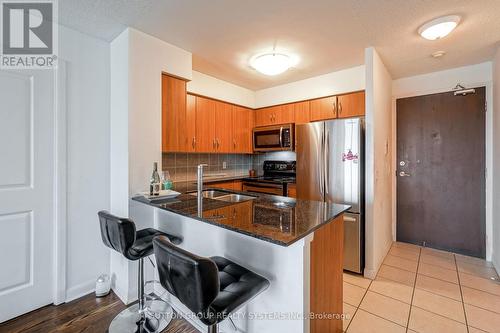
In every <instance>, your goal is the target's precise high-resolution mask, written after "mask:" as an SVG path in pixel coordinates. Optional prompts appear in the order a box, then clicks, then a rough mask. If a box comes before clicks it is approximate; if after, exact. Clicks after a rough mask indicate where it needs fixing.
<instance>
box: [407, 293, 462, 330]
mask: <svg viewBox="0 0 500 333" xmlns="http://www.w3.org/2000/svg"><path fill="white" fill-rule="evenodd" d="M412 304H413V305H414V306H417V307H419V308H421V309H424V310H427V311H430V312H433V313H436V314H439V315H441V316H444V317H447V318H450V319H453V320H455V321H459V322H461V323H464V324H465V316H464V308H463V304H462V302H458V301H455V300H453V299H451V298H447V297H443V296H440V295H436V294H433V293H430V292H428V291H425V290H420V289H415V292H414V294H413V303H412Z"/></svg>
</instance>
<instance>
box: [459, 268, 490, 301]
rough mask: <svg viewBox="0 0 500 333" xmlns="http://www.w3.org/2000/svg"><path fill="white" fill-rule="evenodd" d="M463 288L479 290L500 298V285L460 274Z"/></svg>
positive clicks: (477, 277) (488, 280)
mask: <svg viewBox="0 0 500 333" xmlns="http://www.w3.org/2000/svg"><path fill="white" fill-rule="evenodd" d="M458 274H459V276H460V284H461V285H462V286H466V287H470V288H474V289H479V290H482V291H486V292H489V293H491V294H495V295H497V296H500V283H498V282H495V281H491V280H490V279H484V278H482V277H479V276H475V275H470V274H466V273H461V272H460V273H458Z"/></svg>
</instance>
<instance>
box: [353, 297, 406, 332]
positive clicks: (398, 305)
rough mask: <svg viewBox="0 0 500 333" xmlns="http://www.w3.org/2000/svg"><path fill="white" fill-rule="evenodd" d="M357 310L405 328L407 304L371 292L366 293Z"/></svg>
mask: <svg viewBox="0 0 500 333" xmlns="http://www.w3.org/2000/svg"><path fill="white" fill-rule="evenodd" d="M359 308H360V309H363V310H365V311H368V312H370V313H372V314H375V315H377V316H379V317H382V318H384V319H388V320H390V321H392V322H395V323H396V324H399V325H401V326H405V327H406V324H407V322H408V315H409V313H410V305H409V304H406V303H403V302H401V301H398V300H395V299H394V298H390V297H387V296H384V295H381V294H377V293H374V292H372V291H368V292H367V293H366V295H365V297H364V298H363V301H362V302H361V305H360V306H359Z"/></svg>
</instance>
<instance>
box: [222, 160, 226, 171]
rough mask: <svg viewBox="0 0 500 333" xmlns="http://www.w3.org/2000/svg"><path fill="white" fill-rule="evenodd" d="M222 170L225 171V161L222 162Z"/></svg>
mask: <svg viewBox="0 0 500 333" xmlns="http://www.w3.org/2000/svg"><path fill="white" fill-rule="evenodd" d="M222 169H224V170H226V169H227V162H226V161H224V162H222Z"/></svg>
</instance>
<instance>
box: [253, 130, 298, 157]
mask: <svg viewBox="0 0 500 333" xmlns="http://www.w3.org/2000/svg"><path fill="white" fill-rule="evenodd" d="M294 142H295V140H294V126H293V124H286V125H276V126H265V127H256V128H254V130H253V150H254V151H277V150H293V149H294Z"/></svg>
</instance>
